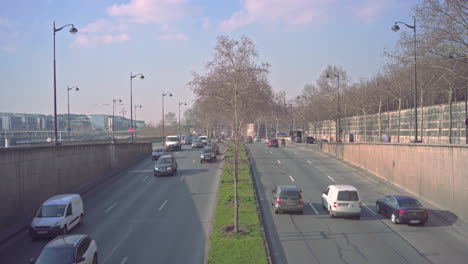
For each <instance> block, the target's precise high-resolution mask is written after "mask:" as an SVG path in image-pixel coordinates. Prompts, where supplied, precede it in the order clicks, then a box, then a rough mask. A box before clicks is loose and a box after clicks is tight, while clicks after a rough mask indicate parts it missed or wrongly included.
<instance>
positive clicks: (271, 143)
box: [268, 138, 278, 148]
mask: <svg viewBox="0 0 468 264" xmlns="http://www.w3.org/2000/svg"><path fill="white" fill-rule="evenodd" d="M268 147H276V148H277V147H278V140H277V139H276V138H273V139H270V140H268Z"/></svg>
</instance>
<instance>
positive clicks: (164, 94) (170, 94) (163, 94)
mask: <svg viewBox="0 0 468 264" xmlns="http://www.w3.org/2000/svg"><path fill="white" fill-rule="evenodd" d="M166 95H169V96H172V93H164V92H162V140H161V141H162V144H163V146H164V143H165V142H164V141H165V139H164V96H166Z"/></svg>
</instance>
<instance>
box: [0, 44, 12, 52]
mask: <svg viewBox="0 0 468 264" xmlns="http://www.w3.org/2000/svg"><path fill="white" fill-rule="evenodd" d="M0 50H1V51H4V52H7V53H14V52H15V51H16V46H13V45H0Z"/></svg>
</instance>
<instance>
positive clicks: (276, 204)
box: [271, 185, 304, 214]
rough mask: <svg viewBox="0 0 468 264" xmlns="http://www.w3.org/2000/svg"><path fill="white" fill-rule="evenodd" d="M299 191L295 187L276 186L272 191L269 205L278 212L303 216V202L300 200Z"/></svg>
mask: <svg viewBox="0 0 468 264" xmlns="http://www.w3.org/2000/svg"><path fill="white" fill-rule="evenodd" d="M301 192H302V191H301V190H300V189H299V187H297V186H295V185H278V186H276V188H275V189H274V190H273V195H272V201H271V205H273V209H274V210H275V214H277V213H278V212H280V211H282V212H298V213H300V214H303V212H304V201H303V200H302V196H301Z"/></svg>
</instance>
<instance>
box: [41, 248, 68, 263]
mask: <svg viewBox="0 0 468 264" xmlns="http://www.w3.org/2000/svg"><path fill="white" fill-rule="evenodd" d="M74 256H75V250H74V248H73V247H46V248H44V250H43V251H42V253H41V255H40V256H39V258H38V259H37V261H36V262H35V263H36V264H72V263H74V261H75V260H74Z"/></svg>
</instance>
